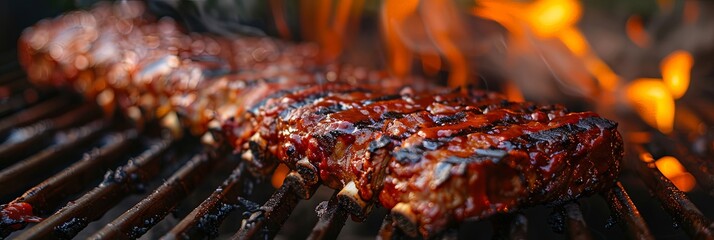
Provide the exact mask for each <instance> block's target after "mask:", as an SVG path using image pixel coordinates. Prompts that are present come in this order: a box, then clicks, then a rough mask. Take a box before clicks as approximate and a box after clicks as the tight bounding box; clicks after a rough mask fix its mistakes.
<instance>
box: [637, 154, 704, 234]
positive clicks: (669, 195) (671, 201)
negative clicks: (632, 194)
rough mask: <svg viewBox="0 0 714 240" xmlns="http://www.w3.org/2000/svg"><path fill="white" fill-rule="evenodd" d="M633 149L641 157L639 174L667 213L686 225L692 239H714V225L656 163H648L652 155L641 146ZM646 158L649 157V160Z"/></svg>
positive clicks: (638, 160)
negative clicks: (663, 173)
mask: <svg viewBox="0 0 714 240" xmlns="http://www.w3.org/2000/svg"><path fill="white" fill-rule="evenodd" d="M633 145H634V144H633ZM631 148H632V149H634V150H635V153H636V156H639V157H640V159H636V160H635V161H637V162H639V164H637V165H638V171H637V172H638V174H639V175H640V177H641V178H642V180H643V181H644V182H645V184H646V185H647V187H648V188H649V189H650V190H652V191H653V192H654V194H655V196H656V197H657V199H658V200H659V201H660V202H661V203H662V206H663V207H664V209H665V210H666V211H667V213H669V214H670V215H671V216H672V217H673V218H674V219H675V220H676V221H678V222H681V223H682V225H684V230H685V231H686V232H687V234H689V235H690V236H691V237H692V238H696V239H712V238H714V235H713V234H712V231H713V229H714V224H713V223H712V221H711V220H709V219H708V218H707V217H705V216H704V215H703V214H702V212H701V211H699V209H698V208H697V207H696V206H695V205H694V204H693V203H692V202H691V201H689V199H688V198H687V196H686V195H685V194H684V193H683V192H682V191H680V190H679V189H677V187H675V186H674V184H672V182H670V181H669V179H667V177H665V176H664V175H662V173H661V172H660V171H659V170H657V167H656V166H654V162H648V161H651V154H650V153H649V152H647V151H646V150H645V149H644V147H642V146H640V145H635V146H632V147H631ZM646 156H649V159H647V157H646Z"/></svg>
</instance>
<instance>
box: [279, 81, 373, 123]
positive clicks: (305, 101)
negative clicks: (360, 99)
mask: <svg viewBox="0 0 714 240" xmlns="http://www.w3.org/2000/svg"><path fill="white" fill-rule="evenodd" d="M354 92H369V91H368V90H366V89H364V88H351V89H347V90H337V91H332V90H331V89H327V90H326V91H320V92H316V93H313V94H310V95H307V96H305V97H304V98H302V99H300V100H299V101H297V102H295V103H293V104H290V106H288V107H287V108H286V109H284V110H283V111H281V112H280V114H279V116H280V118H282V119H284V118H285V117H287V115H288V114H289V113H290V111H292V110H294V109H297V108H301V107H304V106H307V105H311V104H313V103H315V102H317V101H318V100H320V99H321V98H324V97H327V96H330V95H333V94H349V93H354Z"/></svg>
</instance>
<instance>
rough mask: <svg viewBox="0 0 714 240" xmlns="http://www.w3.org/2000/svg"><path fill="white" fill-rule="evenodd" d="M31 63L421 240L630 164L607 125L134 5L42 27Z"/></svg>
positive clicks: (27, 53)
mask: <svg viewBox="0 0 714 240" xmlns="http://www.w3.org/2000/svg"><path fill="white" fill-rule="evenodd" d="M19 49H20V59H21V63H22V64H23V66H24V67H25V68H26V69H27V71H28V77H29V78H30V79H31V80H32V81H33V82H35V83H37V84H38V85H45V86H47V85H51V86H66V87H70V88H72V89H74V90H75V91H79V92H81V93H84V94H85V96H87V97H88V98H90V99H96V100H98V101H99V102H100V103H103V104H106V105H108V106H110V107H109V108H112V107H111V106H114V105H118V106H119V108H120V109H122V110H124V112H125V114H127V115H129V116H132V115H137V112H138V113H139V114H138V115H140V116H138V117H134V118H136V119H145V120H146V119H155V118H161V117H165V116H167V115H168V114H169V113H171V112H175V113H177V114H178V115H179V116H180V118H181V120H182V123H183V127H185V128H190V129H191V130H192V132H193V133H194V134H203V133H204V132H205V131H206V129H208V128H209V122H211V121H215V122H218V123H219V124H220V127H221V128H220V132H219V134H221V135H222V139H226V140H227V141H226V142H227V144H228V145H230V147H232V148H233V149H235V152H236V153H238V154H242V156H243V158H244V159H245V160H246V161H248V162H250V163H251V166H252V167H251V169H252V170H253V172H255V173H257V174H269V173H270V171H272V169H273V168H274V167H275V166H276V165H277V164H278V163H284V164H286V165H288V166H289V167H291V168H292V169H296V170H297V171H298V172H299V173H300V175H301V178H302V179H303V181H304V182H305V184H316V183H318V182H319V183H321V184H324V185H327V186H329V187H331V188H335V189H343V190H342V191H341V192H340V198H341V199H342V202H343V204H344V206H345V207H347V208H348V210H349V211H350V212H351V213H352V214H353V215H355V216H363V215H365V214H366V213H367V211H368V210H369V208H370V207H371V205H372V204H373V203H379V204H380V205H382V206H384V207H386V208H388V209H391V212H392V214H393V216H394V217H395V219H396V220H397V221H396V222H397V223H398V225H399V226H400V227H401V228H402V229H403V230H405V231H406V232H408V233H412V234H416V233H417V232H420V233H421V234H423V235H425V236H428V235H430V234H433V233H436V232H439V231H440V230H443V229H444V228H446V227H449V226H450V225H452V224H455V223H458V222H461V221H464V220H467V219H479V218H485V217H488V216H490V215H493V214H495V213H498V212H508V211H512V210H514V209H518V208H522V207H524V206H528V205H534V204H542V203H559V202H565V201H570V200H573V199H575V198H577V197H579V196H582V195H587V194H591V193H594V192H597V191H600V190H603V189H605V188H608V187H609V186H611V185H612V184H613V183H614V181H615V178H616V176H617V175H618V173H619V164H620V159H621V158H622V154H623V148H622V140H621V138H620V136H619V133H618V132H617V130H616V128H617V124H616V123H614V122H612V121H610V120H607V119H604V118H601V117H599V116H598V115H597V114H595V113H591V112H581V113H571V112H568V111H567V110H566V109H565V108H563V107H562V106H559V105H547V106H542V105H537V104H533V103H528V102H511V101H508V100H506V99H505V98H504V97H503V96H501V95H499V94H496V93H492V92H487V91H479V90H476V89H468V90H465V91H464V90H449V89H444V88H440V87H430V88H429V91H423V90H422V88H419V87H405V88H396V87H395V86H396V85H395V84H394V82H395V79H391V78H388V77H386V75H384V74H382V73H379V72H374V71H365V70H361V69H352V70H351V71H350V70H345V68H334V66H332V68H331V67H321V66H318V65H316V64H315V63H314V62H315V61H314V59H312V56H315V55H316V53H315V49H314V46H312V45H294V44H288V43H283V42H278V41H274V40H270V39H266V38H239V39H227V38H220V37H214V36H208V35H198V34H185V33H183V32H181V31H180V27H178V25H176V24H175V23H173V22H172V21H171V20H160V21H159V22H158V23H153V22H152V20H151V18H150V17H146V15H144V14H142V6H141V5H135V4H134V3H124V4H123V5H115V6H112V5H101V6H99V7H97V8H95V9H94V10H92V11H91V12H75V13H72V14H68V15H65V16H61V17H59V18H58V19H55V20H51V21H44V22H42V23H39V24H38V25H36V26H34V27H33V28H32V29H31V30H28V31H26V32H25V34H23V37H22V38H21V40H20V48H19ZM396 81H397V82H398V81H399V80H396ZM357 83H359V84H357ZM422 84H423V83H422ZM107 94H108V95H111V96H113V98H108V99H112V101H109V102H108V103H106V102H103V101H101V99H107V97H106V96H105V97H102V95H107ZM563 173H567V174H563Z"/></svg>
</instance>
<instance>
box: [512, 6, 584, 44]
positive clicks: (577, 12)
mask: <svg viewBox="0 0 714 240" xmlns="http://www.w3.org/2000/svg"><path fill="white" fill-rule="evenodd" d="M581 15H582V7H581V6H580V4H579V3H578V2H576V1H575V0H540V1H536V2H534V3H532V4H531V5H530V7H529V10H528V14H527V15H526V16H525V17H526V18H527V21H528V23H529V24H530V26H531V28H532V29H533V31H534V32H535V34H536V35H538V36H540V37H543V38H548V37H553V36H555V35H557V34H559V33H560V32H562V31H564V30H565V29H567V28H570V27H572V26H574V25H575V23H577V22H578V20H579V19H580V16H581Z"/></svg>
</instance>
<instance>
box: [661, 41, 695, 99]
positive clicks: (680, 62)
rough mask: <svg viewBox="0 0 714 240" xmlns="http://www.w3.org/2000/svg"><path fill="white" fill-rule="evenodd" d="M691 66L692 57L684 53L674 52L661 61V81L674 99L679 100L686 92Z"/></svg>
mask: <svg viewBox="0 0 714 240" xmlns="http://www.w3.org/2000/svg"><path fill="white" fill-rule="evenodd" d="M693 64H694V59H693V58H692V55H691V54H689V53H688V52H686V51H675V52H673V53H671V54H669V56H667V57H666V58H665V59H664V60H662V64H661V69H662V79H663V80H664V83H665V84H667V86H668V87H669V90H670V91H671V92H672V96H673V97H674V98H675V99H678V98H681V97H682V96H684V93H685V92H687V88H689V75H690V72H691V69H692V65H693Z"/></svg>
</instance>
